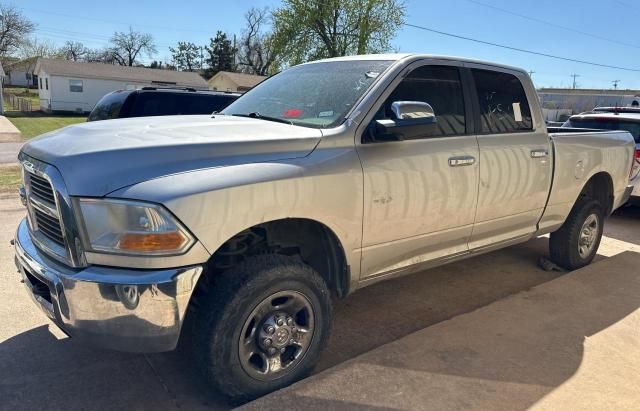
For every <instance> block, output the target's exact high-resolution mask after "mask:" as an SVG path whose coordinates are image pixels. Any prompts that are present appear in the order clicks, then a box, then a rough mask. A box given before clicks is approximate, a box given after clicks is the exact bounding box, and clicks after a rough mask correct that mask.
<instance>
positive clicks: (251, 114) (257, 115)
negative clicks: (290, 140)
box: [232, 111, 293, 125]
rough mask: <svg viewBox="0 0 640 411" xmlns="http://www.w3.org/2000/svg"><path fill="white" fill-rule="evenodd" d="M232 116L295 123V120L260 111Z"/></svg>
mask: <svg viewBox="0 0 640 411" xmlns="http://www.w3.org/2000/svg"><path fill="white" fill-rule="evenodd" d="M232 116H236V117H249V118H259V119H261V120H267V121H275V122H277V123H285V124H290V125H293V121H290V120H285V119H283V118H280V117H271V116H263V115H262V114H260V113H258V112H257V111H254V112H253V113H249V114H232Z"/></svg>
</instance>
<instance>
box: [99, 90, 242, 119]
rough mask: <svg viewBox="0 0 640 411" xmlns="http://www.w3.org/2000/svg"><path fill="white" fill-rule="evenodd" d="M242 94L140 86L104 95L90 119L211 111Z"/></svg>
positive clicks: (222, 107) (208, 112)
mask: <svg viewBox="0 0 640 411" xmlns="http://www.w3.org/2000/svg"><path fill="white" fill-rule="evenodd" d="M238 97H240V94H237V93H224V92H219V91H197V90H195V89H192V88H184V89H175V88H156V87H143V88H141V89H139V90H118V91H113V92H111V93H109V94H107V95H106V96H104V97H102V98H101V99H100V101H98V103H97V104H96V106H95V107H94V108H93V110H92V111H91V113H90V114H89V117H88V118H87V121H96V120H110V119H114V118H125V117H148V116H172V115H179V114H211V113H213V112H214V111H220V110H222V109H224V108H225V107H227V106H228V105H229V104H231V103H232V102H233V101H234V100H236V99H237V98H238Z"/></svg>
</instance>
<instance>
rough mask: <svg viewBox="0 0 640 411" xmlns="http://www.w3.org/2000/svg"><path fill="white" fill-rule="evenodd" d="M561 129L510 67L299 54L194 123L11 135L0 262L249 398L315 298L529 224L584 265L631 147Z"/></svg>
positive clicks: (97, 327) (74, 320)
mask: <svg viewBox="0 0 640 411" xmlns="http://www.w3.org/2000/svg"><path fill="white" fill-rule="evenodd" d="M550 131H551V133H550ZM556 131H558V132H556ZM559 131H560V129H558V130H547V128H546V127H545V123H544V120H543V118H542V114H541V110H540V107H539V104H538V98H537V96H536V91H535V89H534V87H533V85H532V83H531V80H530V79H529V77H528V76H527V74H526V73H525V72H524V71H522V70H520V69H516V68H512V67H505V66H501V65H496V64H491V63H485V62H479V61H471V60H464V59H458V58H448V57H435V56H427V55H371V56H357V57H348V58H338V59H331V60H323V61H318V62H313V63H308V64H303V65H300V66H296V67H293V68H290V69H288V70H285V71H284V72H282V73H280V74H278V75H276V76H274V77H272V78H270V79H268V80H266V81H264V82H263V83H262V84H260V85H259V86H257V87H256V88H254V89H253V90H251V91H250V92H248V93H247V94H245V95H244V96H242V97H240V98H239V99H238V100H237V101H236V102H234V103H233V104H232V105H231V106H229V107H228V108H226V109H225V110H224V111H223V112H221V113H215V114H213V115H211V116H196V117H194V116H189V117H187V116H184V117H179V116H175V117H147V118H140V119H122V120H110V121H98V122H92V123H86V124H81V125H76V126H71V127H67V128H64V129H62V130H59V131H56V132H53V133H49V134H46V135H43V136H41V137H40V138H37V139H35V140H32V141H30V142H29V143H28V144H26V145H25V146H24V148H23V149H22V151H21V153H20V155H19V159H20V161H21V163H22V165H23V169H24V187H23V189H21V194H22V198H23V202H24V204H25V206H26V208H27V218H26V219H25V220H23V221H22V222H21V223H20V226H19V227H18V230H17V234H16V238H15V241H14V244H15V254H16V263H17V266H18V269H19V271H20V273H21V275H22V278H23V280H24V283H25V285H26V286H27V288H28V290H29V294H30V295H31V296H32V297H33V300H34V301H35V303H36V304H37V305H38V306H39V307H40V308H42V310H43V311H44V312H45V313H46V315H47V316H48V317H49V318H51V320H52V321H53V322H55V323H56V324H57V325H58V326H59V327H60V328H61V329H62V330H64V331H65V332H66V333H67V334H68V335H70V336H71V337H73V338H77V339H78V340H84V341H87V342H89V343H91V344H95V345H99V346H102V347H108V348H113V349H117V350H125V351H136V352H158V351H167V350H172V349H174V348H175V347H176V345H177V343H178V341H179V340H181V341H182V342H184V343H185V344H189V345H190V346H191V347H192V349H193V353H194V354H195V356H196V363H197V364H198V366H200V367H201V368H202V370H203V372H204V374H205V375H206V376H207V378H208V380H209V381H210V383H211V385H212V387H215V388H216V389H218V390H219V391H220V392H222V393H224V394H225V395H227V396H229V397H233V398H238V399H248V398H252V397H256V396H259V395H261V394H264V393H266V392H269V391H272V390H275V389H278V388H280V387H283V386H285V385H287V384H290V383H292V382H294V381H296V380H298V379H300V378H302V377H303V376H305V375H306V374H308V373H309V372H310V371H311V369H312V367H313V366H314V363H315V362H316V360H317V359H318V356H319V355H320V353H321V351H322V348H323V347H324V346H325V344H326V342H327V339H328V336H329V332H330V329H331V320H332V310H331V301H332V299H335V298H344V297H346V296H348V295H349V294H350V293H352V292H354V291H356V290H357V289H359V288H361V287H364V286H366V285H369V284H372V283H375V282H377V281H381V280H386V279H389V278H392V277H395V276H398V275H404V274H408V273H413V272H416V271H421V270H424V269H425V268H428V267H434V266H436V265H440V264H445V263H448V262H451V261H456V260H460V259H463V258H467V257H471V256H474V255H478V254H480V253H485V252H488V251H491V250H496V249H499V248H502V247H506V246H509V245H512V244H517V243H521V242H524V241H527V240H529V239H531V238H534V237H536V236H540V235H543V234H547V233H551V236H550V241H549V244H550V253H551V258H552V259H553V260H554V261H555V262H556V263H557V264H559V265H561V266H563V267H565V268H566V269H576V268H579V267H582V266H584V265H586V264H589V263H590V262H591V260H592V259H593V258H594V255H595V253H596V251H597V249H598V245H599V242H600V238H601V236H602V229H603V224H604V220H605V218H606V217H607V216H608V215H609V214H610V213H611V212H612V211H613V210H615V209H616V208H618V207H619V206H620V205H622V204H624V203H625V202H626V201H627V199H628V197H629V194H630V190H631V188H630V186H629V175H630V171H631V168H632V161H633V157H634V141H633V138H632V137H631V135H630V134H629V133H628V132H624V131H608V132H585V131H584V130H571V129H562V132H559ZM372 326H376V325H375V324H373V325H372ZM379 326H380V327H383V325H382V324H380V325H379Z"/></svg>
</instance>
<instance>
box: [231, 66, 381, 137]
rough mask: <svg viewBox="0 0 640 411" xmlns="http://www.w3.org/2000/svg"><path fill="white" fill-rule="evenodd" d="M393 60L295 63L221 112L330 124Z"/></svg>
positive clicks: (311, 124)
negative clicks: (297, 64)
mask: <svg viewBox="0 0 640 411" xmlns="http://www.w3.org/2000/svg"><path fill="white" fill-rule="evenodd" d="M391 63H393V61H390V60H389V61H378V60H365V61H331V62H325V63H313V64H304V65H300V66H296V67H292V68H290V69H288V70H285V71H283V72H282V73H280V74H278V75H276V76H274V77H271V78H269V79H267V80H265V81H263V82H262V83H260V85H258V86H256V87H255V88H254V89H252V90H251V91H249V92H248V93H247V94H245V95H243V96H242V97H240V98H239V99H238V100H236V101H235V102H234V103H233V104H231V105H230V106H229V107H227V108H226V109H225V110H224V111H223V112H222V114H228V115H248V114H253V116H254V117H256V118H259V117H261V116H262V117H272V118H276V119H281V120H286V121H287V122H291V123H292V124H295V125H300V126H305V127H314V128H329V127H334V126H337V125H339V124H341V123H342V122H343V121H344V117H345V115H346V114H347V113H348V112H349V110H351V108H352V107H353V106H354V104H356V102H357V101H358V100H359V99H360V97H362V95H364V93H365V92H366V91H367V89H368V88H369V87H370V86H371V84H372V83H373V82H374V81H375V79H376V78H377V77H378V76H379V75H380V74H381V73H382V72H383V71H384V70H385V69H386V68H387V67H389V66H390V65H391Z"/></svg>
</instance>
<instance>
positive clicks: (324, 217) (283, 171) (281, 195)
mask: <svg viewBox="0 0 640 411" xmlns="http://www.w3.org/2000/svg"><path fill="white" fill-rule="evenodd" d="M359 164H360V163H359V160H358V159H357V156H356V155H355V152H354V151H353V150H345V149H333V150H323V151H322V152H321V153H318V154H316V155H310V156H308V157H306V158H303V159H295V160H287V161H280V162H269V163H253V164H242V165H235V166H228V167H218V168H210V169H202V170H195V171H192V172H187V173H180V174H174V175H170V176H166V177H162V178H159V179H154V180H150V181H146V182H143V183H139V184H136V185H134V186H131V187H127V188H124V189H122V190H118V191H117V192H114V193H112V194H111V195H112V196H114V197H121V198H129V199H139V200H145V201H152V202H156V203H160V204H163V205H165V206H166V207H167V208H168V209H169V210H171V212H173V213H174V214H175V215H176V216H177V217H178V218H179V219H180V220H181V221H182V223H183V224H184V225H185V226H186V227H187V228H188V229H189V230H190V231H191V232H192V233H193V234H194V235H195V236H196V237H197V238H198V240H200V242H201V243H202V244H203V245H204V246H205V248H206V249H207V250H208V251H209V252H210V253H214V252H215V251H216V250H217V249H218V248H219V247H220V246H221V245H222V244H224V243H225V242H226V241H227V240H228V239H229V238H231V237H233V236H234V235H235V234H237V233H239V232H241V231H243V230H245V229H247V228H250V227H253V226H255V225H257V224H261V223H265V222H269V221H274V220H280V219H285V218H305V219H310V220H314V221H317V222H319V223H321V224H324V225H325V226H327V227H328V228H330V229H331V230H332V231H333V232H334V233H335V235H336V236H337V237H338V240H339V241H340V244H341V245H342V247H343V249H344V250H345V254H346V258H347V264H348V265H349V266H350V267H351V272H352V275H353V276H354V277H355V278H353V279H352V281H353V282H355V281H357V278H358V277H359V273H360V247H361V235H362V207H363V205H362V169H361V168H360V165H359Z"/></svg>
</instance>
